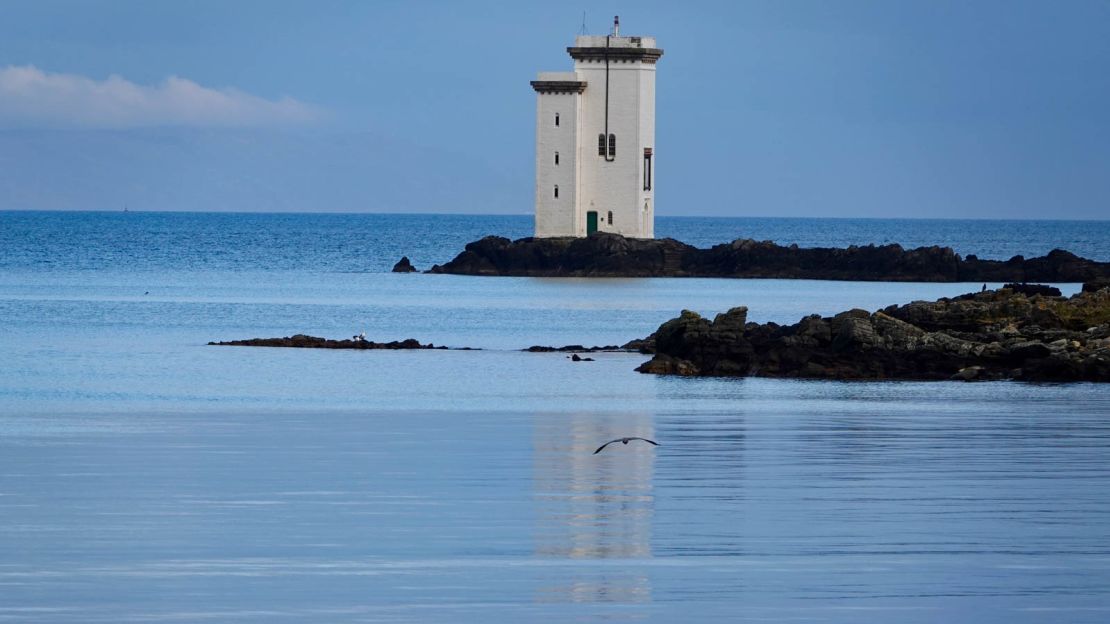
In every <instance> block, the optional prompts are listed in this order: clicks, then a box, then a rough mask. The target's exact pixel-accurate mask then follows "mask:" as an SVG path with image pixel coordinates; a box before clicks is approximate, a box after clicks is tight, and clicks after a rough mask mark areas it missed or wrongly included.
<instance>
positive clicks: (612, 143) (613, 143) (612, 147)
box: [609, 134, 617, 158]
mask: <svg viewBox="0 0 1110 624" xmlns="http://www.w3.org/2000/svg"><path fill="white" fill-rule="evenodd" d="M616 156H617V135H615V134H610V135H609V158H615V157H616Z"/></svg>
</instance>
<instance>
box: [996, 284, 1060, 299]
mask: <svg viewBox="0 0 1110 624" xmlns="http://www.w3.org/2000/svg"><path fill="white" fill-rule="evenodd" d="M1003 288H1009V289H1010V290H1012V291H1014V292H1016V293H1021V294H1023V295H1041V296H1044V297H1059V296H1060V295H1061V293H1060V289H1059V288H1056V287H1055V286H1047V285H1045V284H1006V285H1005V286H1003Z"/></svg>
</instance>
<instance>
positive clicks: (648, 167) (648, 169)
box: [644, 147, 652, 191]
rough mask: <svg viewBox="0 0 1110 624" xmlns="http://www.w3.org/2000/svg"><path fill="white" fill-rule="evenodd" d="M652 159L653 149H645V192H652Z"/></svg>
mask: <svg viewBox="0 0 1110 624" xmlns="http://www.w3.org/2000/svg"><path fill="white" fill-rule="evenodd" d="M651 157H652V149H651V148H650V147H645V148H644V190H645V191H650V190H651Z"/></svg>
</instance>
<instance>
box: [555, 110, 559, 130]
mask: <svg viewBox="0 0 1110 624" xmlns="http://www.w3.org/2000/svg"><path fill="white" fill-rule="evenodd" d="M555 127H556V128H558V127H559V113H555Z"/></svg>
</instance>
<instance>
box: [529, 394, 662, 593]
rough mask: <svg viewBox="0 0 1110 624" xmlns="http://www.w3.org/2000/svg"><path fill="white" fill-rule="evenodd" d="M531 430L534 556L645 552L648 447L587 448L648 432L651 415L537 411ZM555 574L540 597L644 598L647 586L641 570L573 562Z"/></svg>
mask: <svg viewBox="0 0 1110 624" xmlns="http://www.w3.org/2000/svg"><path fill="white" fill-rule="evenodd" d="M534 431H535V437H534V440H533V445H534V448H535V453H534V457H535V460H534V461H535V464H534V465H535V474H534V487H535V489H534V492H535V501H536V512H537V513H536V516H537V520H536V522H537V526H536V555H537V556H540V557H552V558H568V559H581V560H589V559H598V560H600V559H635V558H644V557H651V529H652V518H653V514H654V497H653V495H652V478H653V474H654V463H653V462H654V460H655V450H654V449H655V447H653V446H651V445H648V444H635V443H633V444H629V445H627V446H625V445H623V444H615V445H612V446H611V447H609V448H607V449H605V451H604V452H602V453H600V454H598V455H594V454H593V451H594V449H596V448H597V447H598V446H599V445H600V444H601V443H602V442H605V441H607V440H611V439H613V438H617V437H622V436H641V437H645V438H652V437H654V436H653V433H654V427H653V424H652V418H651V416H649V415H645V414H612V415H599V414H580V415H572V416H569V417H568V416H566V415H554V414H537V415H536V416H535V426H534ZM583 563H585V561H583ZM637 567H641V568H642V566H637ZM562 571H563V572H565V571H566V569H565V568H563V569H562ZM641 572H642V570H641ZM562 576H563V578H559V579H558V580H554V579H553V584H554V586H553V587H550V588H548V589H546V590H545V598H546V599H548V600H571V601H574V602H603V601H613V602H639V601H645V600H649V599H650V589H651V588H650V585H649V583H648V579H647V576H646V575H644V574H642V573H638V574H627V573H626V574H621V570H620V568H617V567H613V566H608V565H607V566H598V567H596V568H591V567H590V566H588V565H583V566H575V568H574V574H573V577H574V578H565V575H562Z"/></svg>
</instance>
